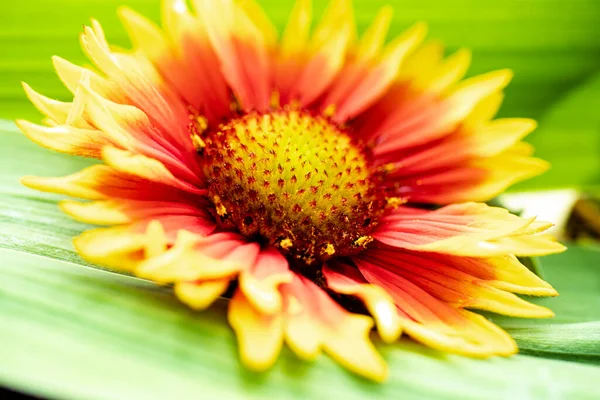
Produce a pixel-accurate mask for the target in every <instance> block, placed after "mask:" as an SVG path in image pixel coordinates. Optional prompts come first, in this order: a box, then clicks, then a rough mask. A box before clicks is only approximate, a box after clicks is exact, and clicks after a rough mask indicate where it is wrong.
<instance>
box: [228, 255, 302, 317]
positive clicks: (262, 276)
mask: <svg viewBox="0 0 600 400" xmlns="http://www.w3.org/2000/svg"><path fill="white" fill-rule="evenodd" d="M292 276H293V274H292V272H291V271H290V270H289V267H288V262H287V260H286V259H285V257H284V256H283V255H282V254H281V253H280V252H279V251H278V250H277V249H274V248H268V249H266V250H262V251H261V253H260V254H259V255H258V257H257V259H256V262H255V263H254V264H253V265H252V266H250V268H249V269H247V270H244V271H242V272H241V274H240V277H239V284H240V290H241V291H242V292H243V293H244V296H245V297H246V299H247V300H248V301H249V302H250V303H251V304H252V306H253V307H254V308H255V309H256V310H257V311H258V312H260V313H263V314H273V313H276V312H280V311H281V307H282V299H281V294H280V293H279V286H280V285H282V284H284V283H287V282H290V281H291V280H292Z"/></svg>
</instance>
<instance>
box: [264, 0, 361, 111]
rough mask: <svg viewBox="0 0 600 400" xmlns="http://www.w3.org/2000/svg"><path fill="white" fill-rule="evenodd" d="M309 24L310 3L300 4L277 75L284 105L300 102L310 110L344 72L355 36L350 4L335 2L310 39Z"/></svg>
mask: <svg viewBox="0 0 600 400" xmlns="http://www.w3.org/2000/svg"><path fill="white" fill-rule="evenodd" d="M310 20H311V12H310V2H309V1H299V2H298V3H297V4H296V6H295V8H294V11H293V12H292V15H291V17H290V21H289V23H288V29H287V30H286V31H285V32H284V36H283V42H282V46H281V51H280V54H279V59H278V62H277V67H276V73H275V82H276V84H277V86H276V87H277V90H278V93H279V96H280V101H281V104H282V105H285V104H288V103H289V102H292V101H298V102H299V104H301V105H304V106H308V105H310V104H311V103H313V102H314V101H315V100H317V99H318V98H319V97H320V96H321V95H323V94H324V93H325V91H326V89H327V88H328V87H329V86H330V85H331V84H332V82H333V81H334V79H335V78H336V76H337V75H338V73H339V72H340V71H341V70H342V68H343V66H344V61H345V57H346V51H347V49H348V46H349V45H350V44H351V41H352V39H353V37H354V34H355V29H356V28H355V26H354V20H353V11H352V4H351V2H350V1H349V0H332V1H331V2H330V3H329V5H328V7H327V10H326V11H325V14H324V15H323V17H322V18H321V20H320V22H319V23H318V24H317V26H316V27H315V29H314V31H313V33H312V35H311V37H310V39H308V38H307V35H308V33H307V31H308V28H309V26H310ZM292 77H295V79H292Z"/></svg>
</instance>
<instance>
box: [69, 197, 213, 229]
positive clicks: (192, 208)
mask: <svg viewBox="0 0 600 400" xmlns="http://www.w3.org/2000/svg"><path fill="white" fill-rule="evenodd" d="M193 203H195V202H193ZM59 205H60V208H61V209H62V211H64V212H65V213H66V214H68V215H70V216H71V217H73V218H74V219H76V220H78V221H81V222H85V223H88V224H96V225H120V224H128V223H131V222H134V221H137V220H142V219H152V218H156V217H160V216H164V215H170V216H189V217H196V218H198V220H204V222H205V223H204V225H206V226H207V227H210V226H213V227H214V222H213V221H214V220H213V219H212V216H211V215H210V214H209V213H208V211H207V207H206V206H205V204H202V202H200V203H196V204H190V203H185V202H179V201H177V202H175V201H159V200H130V199H119V200H99V201H92V202H87V203H81V202H78V201H73V200H63V201H61V202H60V203H59Z"/></svg>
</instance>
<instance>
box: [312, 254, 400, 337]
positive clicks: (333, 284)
mask: <svg viewBox="0 0 600 400" xmlns="http://www.w3.org/2000/svg"><path fill="white" fill-rule="evenodd" d="M323 275H324V276H325V278H326V279H327V286H328V287H329V288H331V289H332V290H334V291H336V292H337V293H341V294H347V295H352V296H356V297H358V298H359V299H360V300H361V301H362V302H363V303H364V304H365V306H366V307H367V309H368V310H369V313H371V315H372V316H373V318H374V319H375V323H376V324H377V330H378V331H379V335H380V336H381V338H382V339H383V340H384V341H385V342H387V343H391V342H393V341H395V340H396V339H398V338H399V337H400V334H401V333H402V327H401V325H400V320H399V319H398V314H397V312H396V306H395V305H394V302H393V300H392V298H391V297H390V296H389V295H388V294H387V293H386V292H385V290H383V289H382V288H381V287H379V286H376V285H371V284H369V283H368V282H367V281H366V279H365V278H364V277H363V276H362V274H361V273H360V271H359V270H358V269H357V268H355V267H352V266H350V265H348V264H344V263H341V262H337V263H329V264H327V265H324V266H323Z"/></svg>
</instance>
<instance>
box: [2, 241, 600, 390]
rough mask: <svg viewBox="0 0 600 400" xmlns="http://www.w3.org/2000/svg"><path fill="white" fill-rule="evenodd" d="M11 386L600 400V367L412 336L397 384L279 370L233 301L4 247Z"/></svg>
mask: <svg viewBox="0 0 600 400" xmlns="http://www.w3.org/2000/svg"><path fill="white" fill-rule="evenodd" d="M0 258H1V259H2V260H3V262H2V263H1V264H0V271H1V273H2V277H3V278H2V281H1V283H0V310H1V311H2V319H3V322H2V324H1V325H0V343H2V344H1V345H0V382H1V383H3V384H5V385H10V386H12V387H16V388H19V389H22V390H26V391H28V392H33V393H36V394H41V395H44V396H51V397H56V396H60V397H68V398H84V399H95V398H102V399H109V398H144V399H154V398H156V399H158V398H191V397H194V396H199V394H200V393H201V396H202V397H206V398H228V399H229V398H231V399H235V398H264V397H268V398H326V397H327V396H332V397H333V398H342V397H343V398H348V399H353V398H356V399H360V398H365V397H366V396H368V397H377V398H398V395H399V394H402V398H403V399H423V398H427V399H456V398H460V399H465V398H472V399H482V398H485V399H502V398H519V399H539V398H550V397H551V396H556V395H560V396H561V397H562V398H578V399H585V398H592V394H593V393H594V391H595V389H596V381H597V379H600V368H597V367H591V366H585V365H581V364H575V363H567V362H562V361H552V360H543V359H539V358H532V357H527V356H515V357H512V358H494V359H490V360H475V359H469V358H464V357H459V356H448V355H442V354H439V353H437V352H435V351H432V350H429V349H427V348H425V347H424V346H421V345H418V344H415V343H412V342H410V341H401V342H400V343H398V344H396V345H393V346H383V345H382V346H381V347H382V350H383V353H384V356H385V357H386V359H387V360H388V362H389V363H390V368H391V375H390V379H389V382H387V383H386V384H383V385H377V384H373V383H370V382H367V381H364V380H362V379H360V378H356V377H355V376H353V375H351V374H350V373H348V372H346V371H344V370H342V369H341V368H340V367H338V366H337V365H335V364H334V363H333V362H332V361H331V360H330V359H328V358H327V357H320V358H319V359H318V360H317V361H316V362H314V363H312V364H308V363H304V362H299V361H298V360H297V359H296V358H295V357H294V356H293V355H292V354H291V353H290V352H289V351H284V352H283V355H282V357H281V359H280V360H279V362H278V363H277V364H276V366H275V367H274V369H273V370H271V371H270V372H268V373H266V374H261V375H259V374H254V373H251V372H248V371H246V370H244V369H243V368H242V367H241V366H240V365H239V363H238V361H237V355H236V346H235V340H234V337H233V334H232V332H231V331H230V329H229V328H228V327H227V322H226V320H225V309H224V305H223V304H222V303H220V304H218V305H216V306H215V307H213V308H212V309H211V310H209V311H207V312H203V313H195V312H192V311H190V310H189V309H187V308H185V307H184V306H183V305H180V304H179V303H177V301H176V300H175V299H174V298H173V296H172V295H171V294H170V293H169V292H168V291H164V290H159V289H158V288H157V287H156V286H155V285H153V284H150V283H146V282H143V281H141V280H138V279H135V278H129V277H123V276H119V275H117V274H113V273H109V272H105V271H99V270H94V269H91V268H85V267H81V266H78V265H74V264H72V263H68V262H65V261H59V260H53V259H50V258H46V257H40V256H35V255H30V254H25V253H21V252H17V251H14V250H2V249H0Z"/></svg>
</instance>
